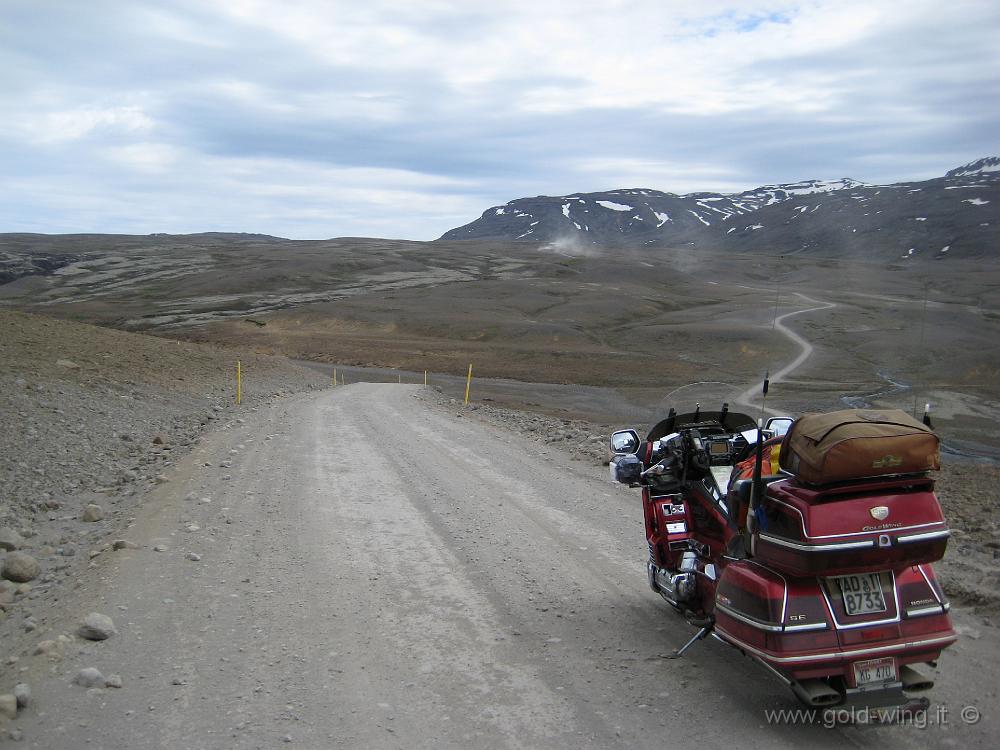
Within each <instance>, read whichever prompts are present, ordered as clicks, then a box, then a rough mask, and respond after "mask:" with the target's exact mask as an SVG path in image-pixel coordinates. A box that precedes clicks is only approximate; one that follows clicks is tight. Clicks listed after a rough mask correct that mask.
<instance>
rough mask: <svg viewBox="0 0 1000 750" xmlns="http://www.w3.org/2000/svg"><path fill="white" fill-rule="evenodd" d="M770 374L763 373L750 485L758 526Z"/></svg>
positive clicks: (759, 522)
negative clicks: (765, 410) (765, 407)
mask: <svg viewBox="0 0 1000 750" xmlns="http://www.w3.org/2000/svg"><path fill="white" fill-rule="evenodd" d="M769 375H770V372H766V373H764V388H763V396H762V398H761V400H760V420H759V421H758V422H757V454H756V458H755V460H754V464H753V484H751V485H750V512H751V513H753V514H755V515H756V516H757V521H758V525H761V526H762V525H763V522H764V517H763V513H762V512H761V511H760V509H761V508H762V507H763V506H762V505H761V500H762V499H763V494H764V483H763V481H761V478H760V477H761V473H762V471H761V470H762V468H763V466H764V404H765V403H766V402H767V387H768V385H770V380H769V377H768V376H769Z"/></svg>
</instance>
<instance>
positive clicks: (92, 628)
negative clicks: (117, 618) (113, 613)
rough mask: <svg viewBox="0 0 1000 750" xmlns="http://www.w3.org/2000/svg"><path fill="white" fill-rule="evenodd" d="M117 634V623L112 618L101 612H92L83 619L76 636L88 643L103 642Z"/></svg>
mask: <svg viewBox="0 0 1000 750" xmlns="http://www.w3.org/2000/svg"><path fill="white" fill-rule="evenodd" d="M117 632H118V630H117V629H116V628H115V623H114V622H113V621H112V619H111V618H110V617H108V616H107V615H102V614H100V613H99V612H91V613H90V614H89V615H87V616H86V617H84V618H83V623H81V625H80V627H79V628H77V631H76V634H77V635H78V636H80V637H81V638H86V639H87V640H88V641H103V640H107V639H108V638H110V637H111V636H113V635H115V634H116V633H117Z"/></svg>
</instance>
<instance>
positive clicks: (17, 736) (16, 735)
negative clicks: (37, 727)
mask: <svg viewBox="0 0 1000 750" xmlns="http://www.w3.org/2000/svg"><path fill="white" fill-rule="evenodd" d="M7 736H8V737H10V738H11V740H13V741H14V742H20V741H21V740H23V739H24V732H22V731H21V730H20V729H18V728H17V727H11V728H10V729H8V730H7Z"/></svg>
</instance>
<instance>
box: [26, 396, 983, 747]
mask: <svg viewBox="0 0 1000 750" xmlns="http://www.w3.org/2000/svg"><path fill="white" fill-rule="evenodd" d="M240 418H241V420H242V421H237V420H236V419H233V420H232V421H229V422H226V423H224V424H221V425H220V426H219V428H218V429H216V430H215V431H214V432H211V433H209V434H207V435H206V436H205V437H204V438H203V439H202V440H201V441H200V442H199V443H198V444H197V446H196V447H195V448H194V450H193V451H192V452H191V453H190V454H189V455H187V456H186V457H185V458H183V459H182V460H180V461H178V462H177V464H176V465H175V466H173V467H171V468H170V469H169V472H168V479H169V481H166V482H164V483H163V484H160V485H158V486H156V487H155V488H154V489H153V490H152V491H151V492H150V494H149V495H148V496H147V497H146V499H145V502H144V503H143V504H142V505H141V507H140V508H139V510H138V512H137V515H136V517H135V520H134V521H133V523H132V524H131V526H130V528H129V529H128V530H127V531H126V537H127V539H128V540H129V541H131V542H134V543H135V544H136V545H137V548H135V549H129V548H125V549H121V550H119V551H112V552H106V553H104V554H101V555H99V556H97V557H96V558H95V559H94V561H93V564H92V566H91V568H90V569H88V570H85V571H84V572H83V573H82V574H81V576H80V577H79V578H78V581H77V587H76V588H75V589H73V590H70V591H67V592H66V593H65V594H64V595H63V598H62V600H61V602H60V607H59V612H62V613H64V614H63V615H59V614H58V613H53V615H52V617H51V618H50V619H49V620H47V621H46V627H45V628H44V629H43V630H42V631H39V632H38V633H34V634H32V635H37V636H38V640H42V639H43V638H46V639H52V638H55V637H56V636H57V634H59V633H72V632H73V631H74V629H75V627H76V623H78V622H79V621H80V620H81V619H82V618H83V616H84V615H86V614H87V613H88V612H91V611H97V612H100V613H102V614H105V615H109V616H111V617H112V618H113V619H114V621H115V625H116V628H117V634H115V635H112V636H111V637H110V638H108V639H107V640H103V641H84V640H75V639H74V640H72V641H71V642H70V643H69V644H68V645H67V646H66V647H65V654H64V656H62V658H56V657H55V656H50V657H45V656H27V655H26V656H23V657H22V658H21V659H20V661H18V662H17V670H18V674H19V676H18V679H19V680H22V681H24V682H29V683H30V684H31V686H32V690H33V707H32V708H31V709H29V710H27V711H25V712H24V713H23V714H19V717H18V719H17V725H18V728H19V731H21V732H23V743H22V745H21V746H28V747H37V748H48V749H51V750H58V749H59V748H74V749H75V748H80V747H95V748H97V747H100V748H171V749H175V750H180V749H181V748H274V747H281V746H284V744H286V743H288V744H290V745H292V746H298V747H306V748H330V747H370V748H380V747H385V748H395V747H401V748H402V747H406V748H413V747H421V748H422V747H435V748H440V747H461V748H468V747H482V748H501V747H502V748H507V747H511V748H535V747H546V748H549V747H551V748H563V747H565V748H570V747H572V748H580V747H595V748H596V747H600V748H643V747H662V746H682V745H686V744H692V745H694V744H695V743H698V744H699V745H704V744H705V743H707V744H708V745H709V746H715V745H719V744H721V743H723V742H727V743H728V742H736V743H737V744H738V745H739V746H740V747H742V748H758V747H760V748H764V747H766V748H782V747H789V748H790V747H796V748H801V747H805V746H830V747H843V746H845V745H847V746H859V747H873V748H874V747H878V748H892V747H904V746H905V747H909V748H921V747H940V746H943V745H955V746H961V747H993V746H995V744H994V743H995V738H996V735H997V722H996V717H995V715H994V713H995V711H994V709H995V707H996V705H997V698H996V686H995V684H994V682H993V680H992V678H991V677H990V675H988V674H987V672H988V670H984V669H982V664H983V662H984V661H985V662H987V663H994V664H995V662H996V654H997V653H998V639H997V634H996V629H995V628H993V627H990V626H989V625H987V624H984V623H983V622H982V621H981V620H978V619H976V617H975V616H974V615H972V614H971V613H968V614H966V613H964V612H962V611H958V612H957V613H956V622H957V623H958V624H959V627H960V628H961V629H962V631H963V632H964V633H965V634H966V635H967V636H968V637H966V638H964V639H962V640H961V641H960V642H959V644H958V645H957V646H956V647H955V648H954V649H952V650H950V651H949V652H948V653H947V654H946V656H945V657H944V658H943V659H942V663H941V669H940V671H939V675H938V679H939V685H938V687H937V688H936V689H935V691H934V694H933V698H934V700H935V701H936V703H938V704H940V705H945V706H947V707H949V709H950V714H949V717H950V718H949V720H948V722H947V723H946V724H943V725H939V726H934V727H928V728H926V729H920V728H919V727H912V726H909V727H892V728H878V729H874V728H865V729H862V728H857V727H848V728H836V729H826V728H824V727H823V726H821V725H770V724H769V722H768V721H767V718H766V716H765V710H767V709H780V708H794V707H795V705H794V702H793V699H792V698H791V696H790V694H787V693H786V691H785V689H784V688H783V687H782V686H781V685H779V684H777V683H776V682H775V681H773V680H772V679H770V678H769V677H767V676H766V675H765V674H764V672H763V671H762V670H761V669H760V668H759V667H757V666H755V665H754V664H752V663H751V662H749V661H748V660H746V659H743V658H742V657H741V656H740V655H739V654H738V653H737V652H735V651H733V650H730V649H727V648H726V647H724V646H722V645H721V644H719V643H715V642H705V643H703V644H700V645H699V646H698V647H697V648H696V649H695V650H694V651H693V652H692V653H691V654H690V656H689V657H685V659H683V660H679V661H667V660H665V659H664V658H663V657H664V656H665V655H666V654H668V653H669V652H670V651H671V650H672V649H674V648H676V647H678V646H679V645H681V644H682V643H683V642H684V641H685V640H686V639H687V638H688V636H689V635H690V633H691V629H690V628H689V627H688V626H687V625H685V624H684V623H683V621H682V620H681V619H680V618H679V617H678V616H676V615H674V614H672V613H671V612H670V611H668V608H667V607H666V605H665V604H663V603H662V602H661V601H659V600H658V598H657V597H655V596H654V595H653V594H652V592H650V591H649V589H648V588H647V586H646V581H645V572H644V567H643V563H644V559H645V544H644V539H643V529H642V519H641V513H640V507H639V495H638V493H637V492H635V491H632V490H628V489H627V488H625V487H620V486H616V485H612V484H611V483H610V482H608V481H607V480H606V479H605V478H604V474H605V472H606V469H602V468H600V467H596V466H593V465H591V464H589V463H588V464H585V463H582V462H580V461H573V460H572V459H571V456H570V454H569V453H568V452H566V451H564V450H563V449H562V448H558V447H555V446H551V445H546V444H544V442H543V438H544V436H539V438H536V439H531V438H526V437H524V436H522V435H520V434H517V433H516V432H513V431H505V430H503V429H501V428H498V427H497V426H494V425H489V424H486V423H484V422H482V421H480V420H478V419H476V418H474V413H473V412H470V411H467V410H464V409H462V408H461V407H459V406H456V405H453V404H449V403H448V402H447V401H443V400H441V399H440V397H439V396H438V395H437V394H435V393H434V392H433V391H430V390H424V389H422V388H420V387H419V386H407V385H395V384H362V383H359V384H354V385H349V386H347V387H342V388H337V389H330V390H327V391H323V392H320V393H305V394H300V395H297V396H292V397H289V398H285V399H280V400H275V401H273V402H271V403H264V404H260V405H258V406H255V407H248V408H247V409H246V410H245V411H244V412H243V413H242V414H241V415H240ZM225 462H231V465H230V466H225V467H223V466H221V464H223V463H225ZM157 548H159V550H160V551H156V550H157ZM192 557H195V558H198V559H191V558H192ZM7 666H8V668H10V665H7ZM86 667H95V668H97V669H99V670H100V671H101V672H102V673H103V674H104V675H110V674H116V675H120V676H121V679H122V687H121V688H117V689H115V688H101V687H96V688H90V689H87V688H86V687H83V686H80V685H73V684H71V681H72V680H73V677H74V676H75V675H77V674H78V672H79V671H80V670H81V669H82V668H86ZM966 705H977V706H979V708H980V709H981V710H982V712H983V714H984V718H983V719H982V721H980V722H979V723H977V724H974V725H966V724H964V723H963V722H962V721H961V720H960V718H959V710H960V709H961V708H962V707H963V706H966Z"/></svg>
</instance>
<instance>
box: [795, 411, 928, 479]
mask: <svg viewBox="0 0 1000 750" xmlns="http://www.w3.org/2000/svg"><path fill="white" fill-rule="evenodd" d="M779 460H780V466H781V468H782V469H784V470H785V471H789V472H791V473H792V474H794V475H795V476H796V477H798V478H799V479H800V480H801V481H803V482H808V483H809V484H830V483H832V482H845V481H848V480H851V479H863V478H866V477H878V476H884V475H887V474H915V473H922V472H926V471H931V470H936V469H940V468H941V457H940V449H939V446H938V437H937V435H935V434H934V433H933V432H932V431H931V429H930V428H929V427H927V426H926V425H924V424H921V423H920V422H918V421H917V420H915V419H913V418H912V417H911V416H909V415H908V414H907V413H906V412H903V411H900V410H899V409H884V410H876V409H846V410H844V411H834V412H829V413H826V414H803V415H802V416H801V417H799V419H797V420H795V422H794V423H793V424H792V426H791V428H790V429H789V431H788V433H787V434H786V435H785V439H784V441H782V444H781V453H780V459H779Z"/></svg>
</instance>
